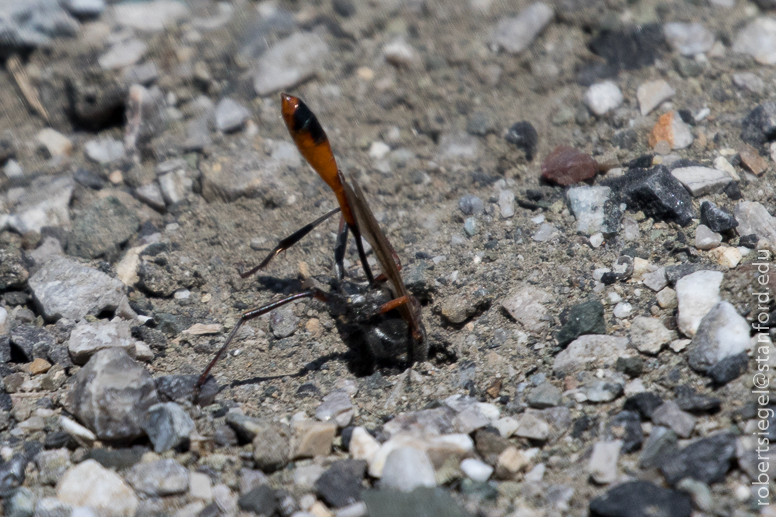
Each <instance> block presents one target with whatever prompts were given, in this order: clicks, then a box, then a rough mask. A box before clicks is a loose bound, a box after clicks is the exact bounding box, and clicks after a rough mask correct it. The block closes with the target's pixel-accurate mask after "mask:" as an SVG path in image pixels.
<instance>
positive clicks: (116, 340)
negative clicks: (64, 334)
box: [67, 319, 135, 365]
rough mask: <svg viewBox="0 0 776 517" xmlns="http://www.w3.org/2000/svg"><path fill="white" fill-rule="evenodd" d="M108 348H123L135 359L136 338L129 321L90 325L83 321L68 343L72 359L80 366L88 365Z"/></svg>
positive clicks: (101, 321)
mask: <svg viewBox="0 0 776 517" xmlns="http://www.w3.org/2000/svg"><path fill="white" fill-rule="evenodd" d="M106 348H121V349H123V350H124V351H125V352H127V354H129V355H130V357H134V355H135V338H134V337H132V329H131V327H130V322H129V321H123V320H119V319H114V320H113V321H106V320H98V321H95V322H93V323H90V322H88V321H86V320H82V321H80V322H78V324H76V326H75V328H74V329H73V330H72V331H71V332H70V339H68V341H67V349H68V351H69V352H70V357H71V358H72V360H73V363H75V364H78V365H83V364H86V362H87V361H88V360H89V358H91V357H92V356H93V355H94V354H95V353H97V352H99V351H100V350H105V349H106Z"/></svg>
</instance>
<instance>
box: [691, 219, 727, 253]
mask: <svg viewBox="0 0 776 517" xmlns="http://www.w3.org/2000/svg"><path fill="white" fill-rule="evenodd" d="M721 242H722V235H720V234H719V233H716V232H712V231H711V230H710V229H709V227H708V226H706V225H705V224H699V225H698V228H697V229H696V230H695V247H696V248H698V249H699V250H710V249H714V248H716V247H717V246H719V245H720V243H721Z"/></svg>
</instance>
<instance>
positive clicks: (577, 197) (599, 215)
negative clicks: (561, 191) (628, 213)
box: [566, 186, 612, 235]
mask: <svg viewBox="0 0 776 517" xmlns="http://www.w3.org/2000/svg"><path fill="white" fill-rule="evenodd" d="M611 190H612V189H610V188H609V187H588V186H584V187H574V188H570V189H569V190H568V192H567V193H566V195H567V196H568V199H569V205H570V208H571V213H572V214H574V217H576V219H577V231H578V232H580V233H583V234H585V235H593V234H594V233H598V232H602V231H604V221H605V215H606V214H605V207H606V203H607V201H609V194H610V192H611ZM607 233H610V232H607Z"/></svg>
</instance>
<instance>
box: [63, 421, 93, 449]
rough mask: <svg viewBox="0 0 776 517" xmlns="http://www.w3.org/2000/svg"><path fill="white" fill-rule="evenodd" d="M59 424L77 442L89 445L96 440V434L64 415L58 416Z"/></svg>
mask: <svg viewBox="0 0 776 517" xmlns="http://www.w3.org/2000/svg"><path fill="white" fill-rule="evenodd" d="M59 426H60V427H61V428H62V430H63V431H65V432H66V433H68V434H69V435H70V436H72V437H73V438H75V440H76V441H77V442H79V443H84V444H86V445H87V446H89V447H91V445H92V444H93V443H94V442H95V440H97V436H95V434H94V433H93V432H91V431H90V430H89V429H87V428H86V427H84V426H82V425H81V424H79V423H78V422H76V421H75V420H71V419H69V418H67V417H66V416H60V417H59Z"/></svg>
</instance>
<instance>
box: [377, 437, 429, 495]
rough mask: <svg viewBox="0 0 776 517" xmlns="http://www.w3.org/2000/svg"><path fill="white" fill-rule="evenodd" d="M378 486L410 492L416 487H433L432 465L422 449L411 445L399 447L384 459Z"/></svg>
mask: <svg viewBox="0 0 776 517" xmlns="http://www.w3.org/2000/svg"><path fill="white" fill-rule="evenodd" d="M382 474H383V475H382V477H381V478H380V486H381V487H382V488H383V489H386V488H387V489H394V490H399V491H402V492H411V491H413V490H415V489H416V488H418V487H422V486H424V487H435V486H436V475H435V474H434V465H433V464H432V463H431V460H430V459H429V457H428V454H426V453H425V452H424V451H422V450H419V449H415V448H413V447H400V448H398V449H396V450H394V451H392V452H391V453H390V454H389V455H388V457H387V458H386V460H385V466H384V467H383V473H382Z"/></svg>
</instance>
